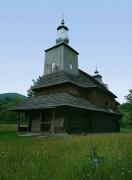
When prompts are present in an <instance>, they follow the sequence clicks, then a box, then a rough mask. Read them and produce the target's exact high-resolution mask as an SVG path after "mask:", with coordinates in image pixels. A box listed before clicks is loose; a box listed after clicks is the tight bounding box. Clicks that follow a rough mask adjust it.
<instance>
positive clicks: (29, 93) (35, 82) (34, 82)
mask: <svg viewBox="0 0 132 180" xmlns="http://www.w3.org/2000/svg"><path fill="white" fill-rule="evenodd" d="M39 79H40V76H39V77H38V78H37V79H36V80H34V79H32V83H33V84H32V85H31V86H30V88H29V89H28V90H27V96H28V97H32V96H34V91H33V90H32V88H33V86H35V85H36V84H37V83H38V81H39Z"/></svg>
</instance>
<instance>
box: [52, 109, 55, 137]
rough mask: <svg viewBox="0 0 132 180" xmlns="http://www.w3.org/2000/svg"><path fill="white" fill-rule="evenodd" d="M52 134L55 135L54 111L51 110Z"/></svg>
mask: <svg viewBox="0 0 132 180" xmlns="http://www.w3.org/2000/svg"><path fill="white" fill-rule="evenodd" d="M52 133H53V135H55V110H54V109H53V110H52Z"/></svg>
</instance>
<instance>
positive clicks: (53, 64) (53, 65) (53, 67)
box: [52, 62, 56, 71]
mask: <svg viewBox="0 0 132 180" xmlns="http://www.w3.org/2000/svg"><path fill="white" fill-rule="evenodd" d="M55 68H56V64H55V62H53V63H52V70H53V71H54V70H55Z"/></svg>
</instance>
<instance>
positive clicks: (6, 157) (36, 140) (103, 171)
mask: <svg viewBox="0 0 132 180" xmlns="http://www.w3.org/2000/svg"><path fill="white" fill-rule="evenodd" d="M0 126H1V125H0ZM93 147H96V152H97V155H98V156H99V157H101V158H102V159H101V161H100V163H99V165H98V166H97V167H93V166H92V164H91V162H90V159H89V156H88V155H90V154H91V151H92V150H93ZM0 179H1V180H8V179H9V180H30V179H31V180H32V179H33V180H41V179H42V180H74V179H75V180H85V179H86V180H87V179H88V180H94V179H97V180H107V179H108V180H116V179H117V180H129V179H130V180H131V179H132V133H130V132H129V133H115V134H114V133H113V134H97V135H96V134H93V135H92V134H91V135H87V136H81V135H74V136H71V137H65V138H64V137H63V138H50V139H45V138H42V137H18V136H17V135H16V133H15V128H14V127H10V126H8V127H7V126H5V127H4V126H3V127H0Z"/></svg>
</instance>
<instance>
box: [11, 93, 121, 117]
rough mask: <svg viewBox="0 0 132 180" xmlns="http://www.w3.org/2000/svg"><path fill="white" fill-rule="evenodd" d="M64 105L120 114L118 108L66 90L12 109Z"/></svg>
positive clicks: (36, 98)
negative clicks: (93, 101)
mask: <svg viewBox="0 0 132 180" xmlns="http://www.w3.org/2000/svg"><path fill="white" fill-rule="evenodd" d="M62 106H69V107H75V108H82V109H88V110H94V111H102V112H107V113H114V114H119V112H118V111H116V110H113V109H110V108H102V107H100V106H97V105H95V104H93V103H91V102H90V101H88V100H86V99H83V98H80V97H75V96H72V95H70V94H69V93H66V92H63V93H54V94H50V95H43V96H35V97H31V98H28V99H27V100H26V101H25V102H24V103H21V104H19V105H17V106H16V107H15V108H13V109H11V111H25V110H35V109H48V108H56V107H62Z"/></svg>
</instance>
